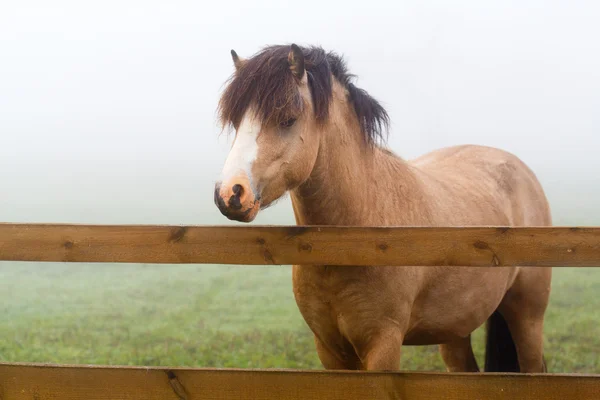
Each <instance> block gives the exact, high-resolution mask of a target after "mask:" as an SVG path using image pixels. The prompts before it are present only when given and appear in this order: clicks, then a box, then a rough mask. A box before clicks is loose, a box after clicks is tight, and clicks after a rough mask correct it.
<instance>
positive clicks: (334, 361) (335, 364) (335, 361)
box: [314, 335, 360, 370]
mask: <svg viewBox="0 0 600 400" xmlns="http://www.w3.org/2000/svg"><path fill="white" fill-rule="evenodd" d="M314 338H315V346H316V348H317V355H318V356H319V360H321V364H323V367H324V368H325V369H339V370H341V369H352V370H357V369H360V360H359V359H358V357H357V356H356V354H351V355H346V356H345V357H342V356H341V355H338V354H335V353H334V352H332V351H331V350H329V349H328V348H327V347H326V346H325V344H323V342H322V341H321V340H320V339H319V338H318V337H317V336H316V335H315V337H314ZM352 351H354V350H352Z"/></svg>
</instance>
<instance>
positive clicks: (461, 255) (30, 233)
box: [0, 224, 600, 400]
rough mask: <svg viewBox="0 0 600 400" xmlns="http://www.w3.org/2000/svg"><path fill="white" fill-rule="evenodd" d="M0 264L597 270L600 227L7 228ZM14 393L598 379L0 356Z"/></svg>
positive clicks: (425, 390)
mask: <svg viewBox="0 0 600 400" xmlns="http://www.w3.org/2000/svg"><path fill="white" fill-rule="evenodd" d="M0 260H8V261H58V262H115V263H170V264H179V263H211V264H212V263H216V264H240V265H261V264H262V265H266V264H279V265H288V264H329V265H340V266H344V265H356V264H360V265H372V266H374V267H376V266H379V265H396V266H398V268H401V267H402V266H407V265H417V266H423V267H427V266H435V265H448V266H463V267H470V266H479V267H481V266H483V267H501V266H512V265H531V266H554V267H586V266H593V267H596V266H599V267H600V228H570V227H544V228H536V227H533V228H529V227H527V228H524V227H523V228H505V227H468V228H466V227H465V228H460V227H457V228H445V227H444V228H421V227H402V228H395V227H394V228H385V227H373V228H359V227H314V226H312V227H298V226H273V227H265V226H227V227H225V226H215V227H210V226H202V227H183V226H140V225H136V226H108V225H105V226H102V225H101V226H94V225H50V224H0ZM257 351H260V349H257ZM599 357H600V355H599ZM13 399H14V400H21V399H35V400H43V399H65V400H72V399H98V400H108V399H127V400H129V399H147V400H154V399H175V400H177V399H179V400H181V399H185V400H193V399H215V400H222V399H348V400H354V399H409V400H413V399H414V400H431V399H452V400H456V399H491V400H493V399H551V400H555V399H556V400H558V399H560V400H563V399H577V400H585V399H590V400H592V399H594V400H600V376H598V375H581V374H491V373H480V374H447V373H422V372H395V373H376V372H356V371H297V370H243V369H242V370H240V369H206V368H198V369H188V368H156V367H117V366H86V365H76V366H67V365H49V364H42V365H40V364H23V363H21V364H14V363H13V364H11V363H0V400H13Z"/></svg>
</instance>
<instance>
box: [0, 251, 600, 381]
mask: <svg viewBox="0 0 600 400" xmlns="http://www.w3.org/2000/svg"><path fill="white" fill-rule="evenodd" d="M598 293H600V268H598V269H594V268H581V269H575V268H556V269H555V272H554V283H553V292H552V298H551V304H550V306H549V310H548V314H547V320H546V321H547V322H546V329H545V337H546V339H545V340H546V345H545V346H546V358H547V361H548V366H549V370H550V372H584V373H600V357H599V356H598V354H600V336H598V334H597V329H598V326H599V323H600V311H598V310H600V297H599V296H598V295H597V294H598ZM0 316H1V318H0V361H4V362H17V361H19V362H52V363H85V364H113V365H114V364H121V365H162V366H194V367H241V368H321V365H320V363H319V360H318V358H317V356H316V353H315V349H314V345H313V341H312V336H311V334H310V331H309V330H308V328H307V326H306V325H305V323H304V321H303V320H302V318H301V317H300V314H299V313H298V310H297V308H296V304H295V302H294V298H293V295H292V290H291V269H290V267H278V266H253V267H240V266H222V265H218V266H212V265H211V266H201V265H178V266H170V265H169V266H166V265H131V264H130V265H128V264H120V265H118V264H59V263H46V264H43V263H8V262H4V263H0ZM482 334H483V332H482V331H481V330H479V331H478V332H476V335H475V338H474V346H475V350H476V355H477V358H478V360H479V363H480V366H481V365H483V362H482V358H483V335H482ZM402 366H403V369H408V370H422V371H423V370H428V371H436V370H437V371H441V370H443V364H442V362H441V359H440V356H439V354H438V352H437V348H436V347H406V348H404V350H403V365H402Z"/></svg>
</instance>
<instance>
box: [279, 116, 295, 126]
mask: <svg viewBox="0 0 600 400" xmlns="http://www.w3.org/2000/svg"><path fill="white" fill-rule="evenodd" d="M294 122H296V118H290V119H288V120H287V121H284V122H282V123H280V124H279V126H281V127H282V128H289V127H290V126H292V125H294Z"/></svg>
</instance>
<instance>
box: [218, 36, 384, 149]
mask: <svg viewBox="0 0 600 400" xmlns="http://www.w3.org/2000/svg"><path fill="white" fill-rule="evenodd" d="M289 51H290V46H283V45H282V46H269V47H266V48H264V49H262V50H261V51H260V52H258V53H257V54H255V55H254V56H253V57H251V58H249V59H247V60H246V61H245V62H244V63H243V65H242V66H241V67H240V68H239V70H237V71H236V72H235V73H234V74H233V75H232V77H231V78H230V80H229V84H228V85H227V87H226V89H225V91H224V92H223V95H222V96H221V100H220V101H219V114H220V119H221V123H222V124H223V126H224V127H225V126H227V125H233V126H234V127H237V126H239V124H240V122H241V120H242V118H243V116H244V113H245V112H246V110H247V109H248V107H250V106H253V107H254V108H255V110H256V112H257V114H258V116H259V117H260V118H261V123H262V124H263V125H269V124H278V123H281V122H284V121H286V120H288V119H289V118H292V117H297V116H298V115H300V114H301V113H302V111H303V109H304V102H303V101H302V96H301V95H300V92H299V91H298V86H297V84H296V82H295V80H294V79H295V78H294V76H293V75H292V72H291V71H290V68H289V64H288V53H289ZM302 52H303V54H304V63H305V69H306V74H307V78H308V86H309V88H310V92H311V96H312V100H313V110H314V114H315V118H316V120H317V122H318V123H320V124H323V123H325V122H326V121H327V118H328V116H329V105H330V103H331V99H332V94H333V92H332V79H331V77H332V76H333V77H334V78H335V79H336V80H337V81H338V82H339V83H340V84H341V85H343V86H344V87H345V88H346V89H347V90H348V100H349V101H350V103H351V104H352V105H353V108H354V111H355V113H356V117H357V118H358V121H359V123H360V126H361V130H362V133H363V136H364V139H365V141H366V142H367V143H369V144H373V143H375V142H377V141H378V140H384V139H385V137H384V136H385V135H386V134H387V128H388V126H389V117H388V114H387V112H386V110H385V109H384V108H383V107H382V106H381V105H380V104H379V102H377V100H375V99H374V98H372V97H371V96H370V95H369V94H368V93H367V92H366V91H364V90H362V89H360V88H357V87H356V86H355V85H354V84H353V83H352V82H351V80H352V78H354V75H352V74H350V73H348V70H347V68H346V64H345V62H344V60H343V59H342V57H340V56H338V55H337V54H335V53H333V52H327V53H326V52H325V51H324V50H323V49H322V48H320V47H309V48H302Z"/></svg>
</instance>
